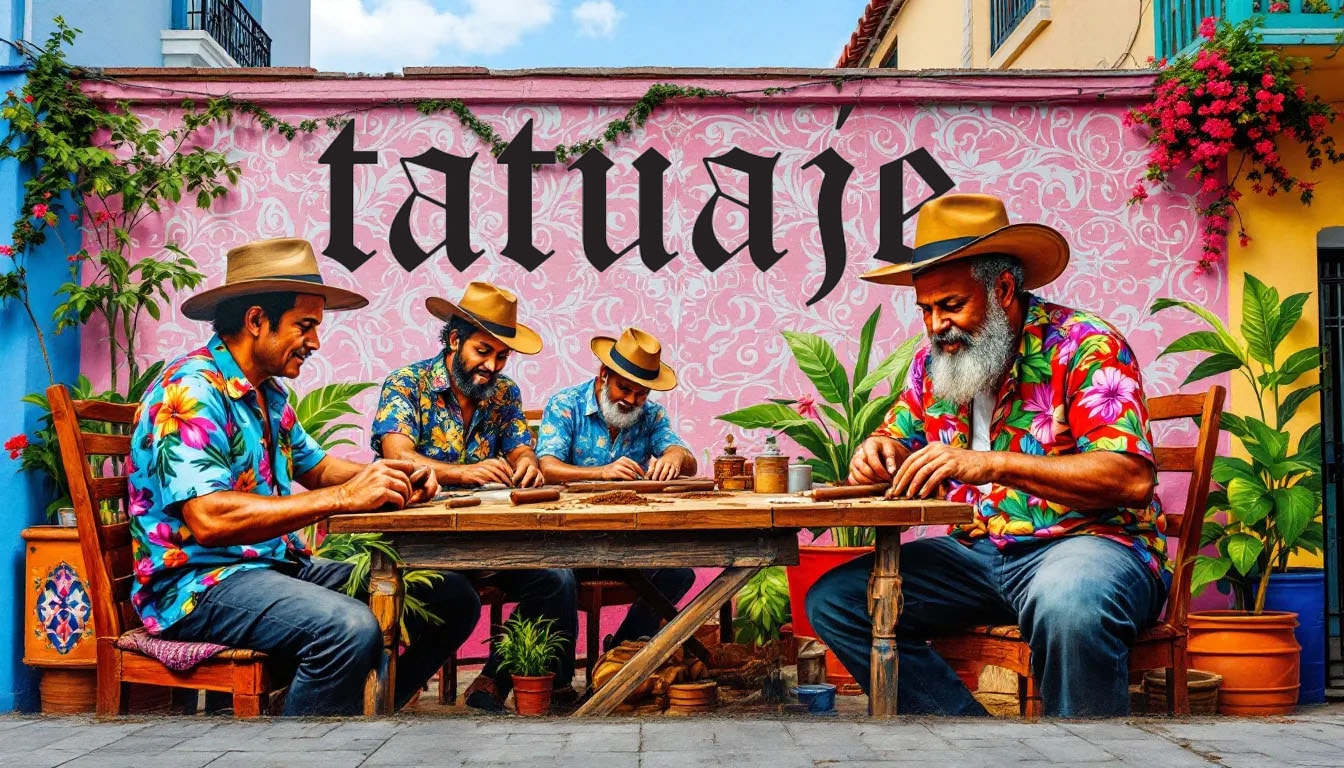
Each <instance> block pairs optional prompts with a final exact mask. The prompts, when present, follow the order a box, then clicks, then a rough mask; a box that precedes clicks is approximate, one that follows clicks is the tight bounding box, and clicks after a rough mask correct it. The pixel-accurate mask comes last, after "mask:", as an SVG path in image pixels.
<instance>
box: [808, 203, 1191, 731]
mask: <svg viewBox="0 0 1344 768" xmlns="http://www.w3.org/2000/svg"><path fill="white" fill-rule="evenodd" d="M1068 256H1069V249H1068V245H1067V243H1066V242H1065V241H1064V238H1063V236H1062V235H1060V234H1059V233H1058V232H1056V231H1055V230H1053V229H1051V228H1049V227H1046V226H1042V225H1040V224H1009V223H1008V215H1007V212H1006V211H1005V209H1004V206H1003V203H1002V202H1001V201H999V200H998V199H997V198H994V197H991V196H989V195H980V194H955V195H947V196H945V197H941V198H938V199H936V200H933V201H930V202H928V203H926V204H925V205H924V207H923V208H922V209H921V210H920V212H919V218H918V220H917V222H916V229H915V249H914V257H913V260H912V261H911V262H910V263H908V264H898V265H893V266H886V267H882V268H880V269H877V270H874V271H872V272H869V273H868V274H866V275H863V279H865V280H870V281H872V282H875V283H880V284H883V285H904V286H913V287H914V289H915V303H916V305H917V306H918V307H919V309H920V310H921V311H922V312H923V315H924V327H925V330H926V331H927V332H928V336H929V344H928V346H927V347H925V348H923V349H921V350H920V351H919V352H918V353H917V354H916V356H915V360H914V363H913V364H912V365H911V368H910V374H909V380H908V382H907V384H906V389H905V391H904V392H903V393H902V394H901V397H900V399H899V400H898V401H897V403H896V405H895V406H894V407H893V408H892V411H891V413H890V414H889V415H888V417H887V421H886V423H885V424H884V425H883V426H882V427H881V428H879V429H878V430H877V431H876V432H874V433H873V435H872V436H871V437H869V438H868V439H867V440H865V441H864V442H863V444H862V445H861V446H860V448H859V449H858V451H857V452H856V453H855V455H854V457H853V460H852V462H851V463H850V476H849V478H850V481H851V482H860V483H869V482H886V481H889V482H890V483H891V489H890V491H889V493H888V495H890V496H913V497H918V498H929V497H933V496H942V497H946V498H947V499H949V500H952V501H960V502H967V503H970V504H972V505H973V506H974V507H975V520H974V522H972V523H970V524H968V525H965V526H961V527H954V530H952V532H951V533H952V535H951V536H948V537H940V538H933V539H923V540H920V541H916V542H914V543H913V544H911V545H909V546H907V547H904V548H903V549H902V552H901V575H902V577H903V579H904V597H905V604H904V609H903V612H902V614H901V618H900V623H899V627H898V632H899V633H900V637H899V639H898V649H899V652H900V665H901V674H900V690H899V694H898V701H899V702H900V706H901V710H902V711H903V712H909V713H943V714H953V715H970V714H984V713H985V710H984V708H983V707H981V706H980V705H979V704H978V703H977V702H976V700H975V699H974V698H973V697H972V696H971V694H970V692H969V691H967V689H966V687H965V686H964V685H962V684H961V682H960V681H959V680H958V678H957V676H956V675H955V674H953V672H952V670H951V668H950V667H949V666H948V665H947V663H946V662H945V661H944V660H943V659H942V658H940V657H939V656H938V655H937V654H936V653H935V652H934V651H933V650H932V649H931V648H930V647H929V646H928V645H927V644H925V642H924V640H926V639H927V638H929V637H932V636H935V635H937V634H938V633H940V632H947V631H951V630H955V629H958V628H963V627H967V626H971V625H978V624H990V623H993V624H1018V625H1020V626H1021V628H1022V636H1023V638H1025V639H1026V641H1027V642H1028V643H1029V644H1030V646H1031V653H1032V659H1033V666H1034V668H1035V673H1036V678H1037V680H1038V681H1039V683H1040V688H1041V692H1042V698H1043V700H1044V701H1043V703H1044V706H1045V713H1046V714H1047V715H1049V716H1059V717H1104V716H1115V715H1124V714H1126V713H1127V712H1128V707H1129V696H1128V672H1127V670H1128V666H1127V664H1126V659H1127V657H1128V644H1129V642H1130V641H1131V640H1133V639H1134V637H1135V636H1136V635H1137V633H1138V631H1139V630H1140V629H1141V628H1142V627H1144V626H1146V625H1148V624H1151V623H1152V622H1153V621H1155V620H1156V618H1157V615H1158V612H1159V610H1160V609H1161V607H1162V602H1163V595H1164V593H1165V589H1164V586H1163V582H1162V574H1163V573H1164V571H1163V567H1162V565H1163V559H1164V556H1165V543H1164V540H1163V536H1162V533H1161V530H1162V528H1163V526H1162V523H1161V512H1160V509H1159V507H1158V505H1157V502H1156V500H1155V498H1154V497H1153V487H1154V484H1155V470H1154V463H1153V449H1152V436H1151V435H1150V433H1149V429H1148V414H1147V410H1146V406H1145V402H1144V395H1143V388H1142V384H1141V380H1140V375H1139V363H1138V361H1137V360H1135V358H1134V353H1133V351H1131V350H1130V348H1129V345H1128V344H1127V343H1126V342H1125V340H1124V338H1123V337H1122V336H1121V335H1120V333H1119V332H1118V331H1116V330H1115V329H1114V328H1112V327H1111V326H1110V325H1108V324H1107V323H1106V322H1105V321H1103V320H1101V319H1099V318H1097V317H1096V316H1094V315H1091V314H1088V313H1086V312H1082V311H1078V310H1074V309H1070V308H1068V307H1063V306H1060V305H1057V304H1052V303H1050V302H1047V301H1044V300H1043V299H1041V298H1039V297H1038V296H1035V295H1034V294H1031V293H1029V292H1028V291H1029V290H1030V289H1033V288H1037V287H1040V286H1043V285H1045V284H1047V283H1049V282H1050V281H1052V280H1054V279H1055V278H1056V277H1058V276H1059V274H1060V273H1061V272H1063V270H1064V267H1065V265H1066V264H1067V263H1068ZM872 565H873V563H872V556H871V555H869V556H868V557H866V558H862V559H861V560H859V561H855V562H854V563H853V564H850V565H844V566H841V567H839V568H837V569H835V570H833V571H831V572H830V573H828V574H826V575H825V576H824V577H822V579H821V580H820V581H819V582H818V583H817V584H816V586H815V587H813V589H812V591H811V592H809V593H808V597H807V615H808V619H809V620H811V622H812V625H813V626H814V627H815V628H816V629H817V632H818V634H820V636H821V638H822V640H823V641H824V642H825V643H826V644H827V645H828V646H830V648H831V649H832V650H834V651H835V652H836V654H837V655H838V656H839V658H840V659H841V661H843V662H844V665H845V667H846V668H847V669H848V670H849V671H850V673H851V674H853V675H854V676H855V677H856V678H857V679H858V680H859V681H860V682H861V683H864V684H866V683H867V681H868V676H869V648H870V644H871V634H870V631H871V619H870V617H869V615H868V612H867V610H866V606H865V595H866V591H867V580H868V574H869V572H870V571H871V569H872Z"/></svg>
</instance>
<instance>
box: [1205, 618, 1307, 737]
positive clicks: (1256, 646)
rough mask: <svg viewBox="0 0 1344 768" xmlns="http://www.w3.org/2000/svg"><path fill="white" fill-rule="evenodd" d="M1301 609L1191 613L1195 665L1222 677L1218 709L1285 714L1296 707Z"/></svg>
mask: <svg viewBox="0 0 1344 768" xmlns="http://www.w3.org/2000/svg"><path fill="white" fill-rule="evenodd" d="M1295 627H1297V614H1295V613H1289V612H1287V611H1266V612H1264V613H1263V614H1260V615H1255V614H1251V613H1246V612H1244V611H1200V612H1196V613H1191V614H1190V640H1189V657H1190V666H1191V667H1197V668H1199V669H1203V670H1207V671H1209V672H1213V673H1215V674H1218V675H1222V677H1223V687H1222V690H1221V691H1220V693H1219V697H1218V712H1219V714H1223V715H1242V716H1247V715H1251V716H1255V715H1286V714H1289V713H1291V712H1292V711H1293V710H1294V709H1296V707H1297V691H1298V687H1299V676H1298V663H1299V658H1298V656H1299V652H1300V648H1299V646H1298V644H1297V639H1296V638H1295V637H1294V636H1293V629H1294V628H1295Z"/></svg>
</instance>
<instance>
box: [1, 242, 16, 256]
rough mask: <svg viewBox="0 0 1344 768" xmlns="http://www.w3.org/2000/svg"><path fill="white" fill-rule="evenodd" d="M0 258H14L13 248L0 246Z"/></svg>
mask: <svg viewBox="0 0 1344 768" xmlns="http://www.w3.org/2000/svg"><path fill="white" fill-rule="evenodd" d="M0 256H8V257H10V258H14V248H13V246H9V245H0Z"/></svg>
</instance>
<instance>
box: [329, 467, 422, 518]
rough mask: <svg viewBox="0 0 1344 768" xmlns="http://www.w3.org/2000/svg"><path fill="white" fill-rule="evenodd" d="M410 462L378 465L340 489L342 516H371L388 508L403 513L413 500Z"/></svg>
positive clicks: (338, 491) (363, 471) (361, 472)
mask: <svg viewBox="0 0 1344 768" xmlns="http://www.w3.org/2000/svg"><path fill="white" fill-rule="evenodd" d="M414 470H415V467H414V465H413V464H411V463H410V462H409V461H375V462H373V463H372V464H365V465H364V467H363V468H362V469H360V470H359V472H357V473H355V476H354V477H352V478H350V479H349V480H347V481H345V482H344V483H341V485H340V486H338V487H337V494H338V495H337V498H338V499H339V508H340V510H341V511H342V512H369V511H372V510H375V509H379V508H381V507H383V506H388V507H391V508H393V509H401V508H402V507H404V506H406V500H407V499H409V498H411V497H412V495H413V494H412V490H411V480H410V477H409V476H408V475H409V473H410V472H413V471H414Z"/></svg>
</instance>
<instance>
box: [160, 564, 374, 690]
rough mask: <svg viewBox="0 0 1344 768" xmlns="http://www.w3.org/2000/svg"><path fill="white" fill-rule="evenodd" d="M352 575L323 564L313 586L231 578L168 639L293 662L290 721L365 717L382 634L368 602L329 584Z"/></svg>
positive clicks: (250, 574) (259, 574) (286, 579)
mask: <svg viewBox="0 0 1344 768" xmlns="http://www.w3.org/2000/svg"><path fill="white" fill-rule="evenodd" d="M349 569H350V566H349V565H348V564H346V563H334V562H331V561H317V562H315V564H314V565H313V566H310V567H308V568H305V569H304V571H305V572H308V574H307V575H309V576H311V577H312V578H313V579H314V581H309V580H305V579H302V578H296V577H293V576H287V575H285V574H283V573H281V572H279V571H276V570H271V569H266V568H258V569H255V570H249V571H242V572H239V573H235V574H232V575H231V576H229V577H227V578H225V579H224V580H223V581H221V582H219V583H218V584H216V585H215V586H214V587H211V588H210V589H209V590H208V591H207V592H206V593H205V594H204V596H202V598H201V600H200V601H199V602H198V603H197V605H196V608H195V610H193V611H192V612H191V613H189V614H187V615H186V616H185V617H183V618H182V619H181V620H180V621H178V622H177V623H175V624H173V625H172V626H171V627H169V628H168V631H167V632H165V633H164V635H165V637H168V638H169V639H172V640H188V641H205V642H213V643H222V644H224V645H232V646H237V647H240V648H251V649H253V650H258V651H264V652H266V653H270V654H274V655H276V656H279V657H281V658H288V659H293V660H294V661H295V662H296V664H297V667H296V670H295V673H294V680H293V682H291V683H290V686H289V693H288V695H287V696H286V697H285V710H284V714H285V715H358V714H360V713H362V712H363V708H364V681H365V680H366V679H367V677H368V674H369V671H370V670H372V669H373V668H374V665H375V664H376V663H377V661H378V654H379V652H380V651H381V650H382V635H381V633H380V632H379V631H378V622H377V621H376V620H374V618H373V614H372V613H370V612H369V606H368V605H367V604H365V603H363V602H360V601H359V600H356V599H355V598H353V597H349V596H347V595H344V594H341V593H340V592H337V591H335V590H334V589H332V588H330V587H328V586H324V585H325V584H330V583H334V582H339V583H344V581H345V575H348V573H349Z"/></svg>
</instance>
